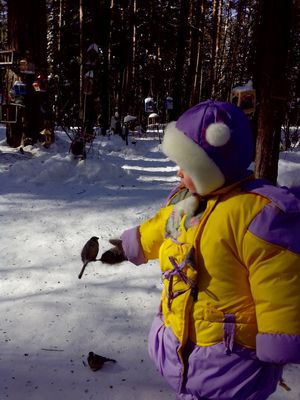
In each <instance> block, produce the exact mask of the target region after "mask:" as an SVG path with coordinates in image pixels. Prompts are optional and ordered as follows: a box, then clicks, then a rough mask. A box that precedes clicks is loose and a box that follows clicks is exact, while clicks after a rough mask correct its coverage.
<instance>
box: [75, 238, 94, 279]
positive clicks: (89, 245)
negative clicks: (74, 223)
mask: <svg viewBox="0 0 300 400" xmlns="http://www.w3.org/2000/svg"><path fill="white" fill-rule="evenodd" d="M98 239H99V238H98V237H97V236H93V237H91V238H90V240H88V241H87V242H86V244H85V245H84V246H83V249H82V250H81V260H82V262H83V266H82V268H81V271H80V273H79V275H78V279H81V277H82V274H83V273H84V270H85V267H86V266H87V265H88V263H89V262H90V261H96V257H97V255H98V251H99V243H98Z"/></svg>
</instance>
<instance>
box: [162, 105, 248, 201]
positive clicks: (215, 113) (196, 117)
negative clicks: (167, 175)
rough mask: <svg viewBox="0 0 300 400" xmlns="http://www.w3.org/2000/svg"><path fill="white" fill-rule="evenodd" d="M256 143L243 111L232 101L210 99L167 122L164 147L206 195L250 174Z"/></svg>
mask: <svg viewBox="0 0 300 400" xmlns="http://www.w3.org/2000/svg"><path fill="white" fill-rule="evenodd" d="M253 146H254V143H253V135H252V131H251V127H250V122H249V120H248V118H247V117H246V115H245V114H244V113H243V111H242V110H241V109H239V108H238V107H237V106H235V105H234V104H232V103H227V102H218V101H212V100H209V101H205V102H203V103H200V104H197V105H196V106H194V107H192V108H190V109H189V110H187V111H186V112H185V113H183V114H182V115H181V116H180V117H179V119H178V120H177V121H176V122H171V123H170V124H168V125H167V127H166V130H165V135H164V140H163V144H162V149H163V152H164V153H165V154H166V156H167V157H169V158H170V159H171V160H172V161H174V162H175V163H176V164H177V165H179V167H180V168H182V169H183V170H184V171H185V173H186V174H188V175H189V177H190V178H191V179H192V181H193V183H194V185H195V187H196V190H197V193H199V194H200V195H203V196H204V195H207V194H209V193H211V192H213V191H215V190H216V189H218V188H220V187H222V186H224V185H229V184H231V183H234V182H236V181H239V180H240V179H243V178H245V177H246V176H247V175H249V171H248V170H247V169H248V167H249V165H250V164H251V161H252V157H253Z"/></svg>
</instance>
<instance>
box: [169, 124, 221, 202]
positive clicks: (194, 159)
mask: <svg viewBox="0 0 300 400" xmlns="http://www.w3.org/2000/svg"><path fill="white" fill-rule="evenodd" d="M162 150H163V152H164V153H165V154H166V155H167V157H169V158H170V159H171V160H172V161H174V162H175V163H176V164H177V165H179V167H180V168H182V169H183V170H184V171H185V172H186V173H187V175H189V177H190V178H191V179H192V181H193V183H194V185H195V187H196V190H197V193H199V194H200V195H202V196H203V195H206V194H208V193H211V192H213V191H214V190H216V189H218V188H219V187H221V186H223V185H224V183H225V177H224V175H223V174H222V172H221V171H220V169H219V168H218V166H217V165H216V164H215V162H214V161H213V160H212V159H211V158H210V157H208V155H207V154H206V152H205V151H204V150H203V149H202V148H201V147H200V146H199V145H197V143H195V142H193V141H192V140H191V139H190V138H188V137H187V136H186V135H185V134H184V133H183V132H181V131H180V130H178V129H177V128H176V126H175V122H171V123H170V124H168V125H167V127H166V130H165V134H164V140H163V143H162Z"/></svg>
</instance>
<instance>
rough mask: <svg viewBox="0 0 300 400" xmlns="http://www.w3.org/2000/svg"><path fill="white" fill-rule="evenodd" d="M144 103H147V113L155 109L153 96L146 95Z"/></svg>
mask: <svg viewBox="0 0 300 400" xmlns="http://www.w3.org/2000/svg"><path fill="white" fill-rule="evenodd" d="M144 105H145V108H144V110H145V112H146V113H152V112H153V111H154V100H153V97H146V98H145V100H144Z"/></svg>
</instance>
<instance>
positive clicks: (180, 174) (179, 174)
mask: <svg viewBox="0 0 300 400" xmlns="http://www.w3.org/2000/svg"><path fill="white" fill-rule="evenodd" d="M176 175H177V176H178V178H183V173H182V170H181V169H179V170H178V171H177V173H176Z"/></svg>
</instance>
